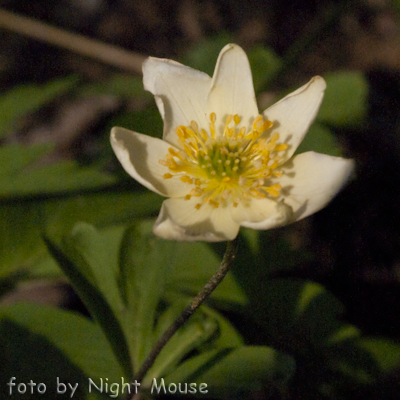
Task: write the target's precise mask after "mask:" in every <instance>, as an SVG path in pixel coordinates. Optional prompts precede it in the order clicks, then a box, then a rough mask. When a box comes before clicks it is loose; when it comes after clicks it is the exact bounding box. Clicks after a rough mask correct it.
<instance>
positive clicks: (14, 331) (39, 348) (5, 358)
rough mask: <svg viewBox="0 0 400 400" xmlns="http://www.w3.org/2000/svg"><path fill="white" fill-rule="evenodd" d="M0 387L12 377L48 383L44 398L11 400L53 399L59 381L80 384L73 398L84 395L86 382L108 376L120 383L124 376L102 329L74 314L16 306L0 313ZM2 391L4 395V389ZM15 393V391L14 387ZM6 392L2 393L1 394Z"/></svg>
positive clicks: (43, 307)
mask: <svg viewBox="0 0 400 400" xmlns="http://www.w3.org/2000/svg"><path fill="white" fill-rule="evenodd" d="M0 351H1V354H2V363H1V367H0V371H1V373H0V376H1V378H0V380H1V387H2V388H5V387H7V386H6V381H7V382H8V381H9V379H10V377H12V376H15V377H16V380H15V382H16V383H17V384H18V383H20V382H25V383H27V382H29V381H30V380H31V379H32V380H33V382H36V383H37V384H38V383H40V382H42V383H45V384H46V387H47V389H46V393H45V394H44V395H40V396H38V395H36V396H32V397H29V395H25V397H24V396H23V395H21V396H20V397H19V396H18V395H17V393H15V396H14V395H13V396H12V398H14V397H16V398H21V399H23V398H37V397H40V398H43V399H54V396H55V394H56V393H57V392H56V391H57V378H58V379H59V381H60V382H62V383H64V384H67V383H70V384H71V385H75V384H76V383H78V388H77V390H76V392H75V396H74V397H77V398H81V399H94V398H96V399H100V398H104V397H101V396H100V395H96V394H95V393H92V394H91V395H88V390H87V389H88V378H91V379H93V380H97V379H99V378H104V377H108V379H109V381H110V382H113V381H115V382H118V381H119V382H120V381H121V377H122V376H123V372H122V370H121V369H120V367H119V365H118V362H117V361H116V359H115V357H114V355H113V353H112V351H111V348H110V346H109V344H108V342H107V340H106V339H105V337H104V335H103V333H102V331H101V330H100V328H99V327H98V326H97V325H96V324H94V323H93V322H91V321H89V320H88V319H86V318H83V317H81V316H79V315H77V314H74V313H72V312H69V311H63V310H60V309H57V308H53V307H48V306H43V305H41V306H39V305H35V304H22V303H21V304H15V305H12V306H7V307H1V308H0ZM2 392H3V390H2ZM14 392H16V388H14ZM3 393H5V389H4V392H3ZM67 393H69V394H71V390H70V389H68V392H67Z"/></svg>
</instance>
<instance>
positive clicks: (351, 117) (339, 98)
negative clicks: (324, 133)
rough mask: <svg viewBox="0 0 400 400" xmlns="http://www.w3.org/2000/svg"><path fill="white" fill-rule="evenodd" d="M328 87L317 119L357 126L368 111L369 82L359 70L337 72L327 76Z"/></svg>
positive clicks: (333, 124) (328, 122)
mask: <svg viewBox="0 0 400 400" xmlns="http://www.w3.org/2000/svg"><path fill="white" fill-rule="evenodd" d="M324 78H325V80H326V84H327V88H326V91H325V96H324V100H323V102H322V105H321V108H320V110H319V113H318V115H317V121H319V122H324V123H326V124H328V125H331V126H355V125H358V124H360V123H361V122H362V120H363V119H364V117H365V116H366V113H367V96H368V83H367V80H366V79H365V77H364V76H363V75H362V74H361V73H359V72H337V73H332V74H330V75H326V76H325V77H324Z"/></svg>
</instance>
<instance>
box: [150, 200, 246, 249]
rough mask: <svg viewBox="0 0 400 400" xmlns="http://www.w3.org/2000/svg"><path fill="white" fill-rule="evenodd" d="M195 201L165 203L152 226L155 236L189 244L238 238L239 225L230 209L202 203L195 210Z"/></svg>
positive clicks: (196, 201)
mask: <svg viewBox="0 0 400 400" xmlns="http://www.w3.org/2000/svg"><path fill="white" fill-rule="evenodd" d="M198 202H199V200H198V199H197V198H192V199H190V200H184V199H168V200H165V201H164V202H163V204H162V207H161V211H160V215H159V216H158V218H157V221H156V223H155V224H154V227H153V232H154V234H155V235H157V236H160V237H162V238H164V239H169V240H179V241H189V242H193V241H196V240H201V241H205V242H220V241H224V240H233V239H234V238H235V237H236V236H237V234H238V232H239V224H237V223H236V222H234V221H233V220H232V217H231V215H230V209H229V208H220V207H219V208H214V207H213V206H211V205H209V204H203V205H202V206H201V207H200V209H199V210H197V209H196V208H195V206H196V204H197V203H198Z"/></svg>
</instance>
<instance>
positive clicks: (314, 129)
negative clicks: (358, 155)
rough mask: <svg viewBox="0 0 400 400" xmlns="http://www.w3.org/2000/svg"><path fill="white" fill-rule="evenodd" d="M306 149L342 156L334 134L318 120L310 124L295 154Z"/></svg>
mask: <svg viewBox="0 0 400 400" xmlns="http://www.w3.org/2000/svg"><path fill="white" fill-rule="evenodd" d="M306 151H315V152H317V153H322V154H328V155H330V156H336V157H340V156H342V151H341V149H340V147H339V145H338V143H337V142H336V140H335V136H334V135H333V134H332V132H331V131H330V129H329V128H327V127H326V126H324V125H322V124H319V123H318V122H316V123H314V124H313V125H311V127H310V129H309V130H308V133H307V135H306V136H305V138H304V139H303V141H302V142H301V144H300V146H299V147H298V148H297V150H296V152H295V154H300V153H305V152H306Z"/></svg>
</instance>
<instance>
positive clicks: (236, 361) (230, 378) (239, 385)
mask: <svg viewBox="0 0 400 400" xmlns="http://www.w3.org/2000/svg"><path fill="white" fill-rule="evenodd" d="M294 371H295V362H294V360H293V359H292V358H291V357H290V356H288V355H285V354H283V353H279V352H278V351H276V350H274V349H272V348H270V347H266V346H242V347H239V348H236V349H233V350H232V351H231V352H229V353H228V354H226V355H225V356H224V357H223V358H221V359H220V360H217V361H215V362H214V363H212V364H211V365H210V366H209V368H208V369H207V370H206V371H204V372H203V373H201V375H200V376H198V377H197V378H196V381H197V382H205V383H207V388H208V390H209V393H212V395H213V396H215V395H217V396H219V397H224V398H225V397H227V396H230V395H233V394H236V395H238V394H239V393H243V394H244V393H246V392H250V391H258V390H262V389H264V390H265V389H267V388H269V389H272V388H275V389H276V388H277V387H278V388H279V387H281V386H282V385H284V384H286V383H287V381H288V380H289V379H290V378H291V377H292V375H293V373H294ZM271 386H272V388H271Z"/></svg>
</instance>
